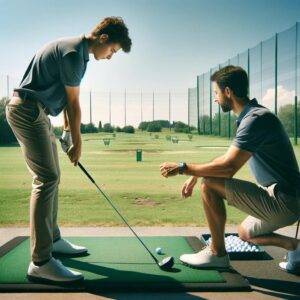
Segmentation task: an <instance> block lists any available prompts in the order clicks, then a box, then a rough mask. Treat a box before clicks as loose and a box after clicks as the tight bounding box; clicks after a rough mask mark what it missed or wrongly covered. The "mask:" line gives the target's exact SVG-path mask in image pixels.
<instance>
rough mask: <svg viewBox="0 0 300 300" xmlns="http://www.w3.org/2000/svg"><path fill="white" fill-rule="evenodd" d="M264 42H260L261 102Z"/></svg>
mask: <svg viewBox="0 0 300 300" xmlns="http://www.w3.org/2000/svg"><path fill="white" fill-rule="evenodd" d="M262 45H263V44H262V42H260V101H261V100H262V55H263V54H262V53H263V52H262Z"/></svg>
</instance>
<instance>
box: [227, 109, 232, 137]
mask: <svg viewBox="0 0 300 300" xmlns="http://www.w3.org/2000/svg"><path fill="white" fill-rule="evenodd" d="M230 136H231V113H230V111H229V112H228V138H229V139H230Z"/></svg>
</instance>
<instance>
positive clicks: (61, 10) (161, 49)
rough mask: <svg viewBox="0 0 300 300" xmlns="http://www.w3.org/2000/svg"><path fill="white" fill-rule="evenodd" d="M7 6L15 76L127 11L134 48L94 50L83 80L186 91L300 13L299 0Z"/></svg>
mask: <svg viewBox="0 0 300 300" xmlns="http://www.w3.org/2000/svg"><path fill="white" fill-rule="evenodd" d="M0 7H1V10H0V36H1V39H0V51H1V52H0V53H1V55H0V75H6V74H9V75H10V76H12V77H15V78H19V77H21V76H22V75H23V72H24V71H25V68H26V66H27V64H28V63H29V61H30V59H31V58H32V56H33V55H34V53H35V51H36V50H37V49H38V48H40V47H41V46H42V45H43V44H45V43H46V42H48V41H51V40H54V39H57V38H60V37H63V36H74V35H75V36H76V35H80V34H82V33H88V32H89V31H90V30H91V29H92V28H93V27H94V26H95V25H96V24H97V23H98V22H99V21H100V20H101V19H102V18H104V17H105V16H110V15H114V16H122V17H123V19H124V21H125V23H126V24H127V25H128V27H129V30H130V35H131V38H132V41H133V47H132V51H131V53H129V54H124V53H120V54H117V55H116V56H115V57H114V58H113V59H112V60H111V61H100V62H96V61H95V60H94V59H93V58H91V60H90V62H89V66H88V71H87V73H86V76H85V79H84V81H83V83H82V84H83V87H88V88H90V87H91V88H92V89H93V90H99V91H103V90H109V89H112V91H123V90H124V89H125V88H126V89H127V90H128V91H140V90H141V89H143V90H145V91H152V90H153V89H155V90H160V91H168V90H169V89H171V90H174V91H180V92H181V91H186V90H187V88H188V87H193V86H195V84H196V75H197V74H201V73H203V72H206V71H208V70H209V69H210V68H211V67H214V66H216V65H217V64H219V63H222V62H224V61H225V60H227V59H228V58H231V57H233V56H235V55H236V54H238V53H240V52H243V51H245V50H246V49H247V48H251V47H253V46H255V45H257V44H258V43H259V42H260V41H261V40H265V39H268V38H269V37H271V36H273V35H274V34H275V33H276V32H281V31H283V30H285V29H287V28H289V27H291V26H293V25H294V24H295V23H296V22H297V21H300V1H298V0H251V1H250V0H247V1H246V0H110V1H107V0H106V1H103V0H85V1H82V0H81V1H79V0H63V1H62V0H61V1H59V0H52V1H50V0H46V1H45V0H43V1H41V0H40V1H38V0H27V1H25V0H0ZM184 101H185V100H184ZM185 106H186V105H185ZM181 113H185V114H186V109H185V108H184V109H183V110H182V111H181ZM174 116H176V112H174ZM177 118H179V112H178V117H177ZM184 118H185V119H186V117H184Z"/></svg>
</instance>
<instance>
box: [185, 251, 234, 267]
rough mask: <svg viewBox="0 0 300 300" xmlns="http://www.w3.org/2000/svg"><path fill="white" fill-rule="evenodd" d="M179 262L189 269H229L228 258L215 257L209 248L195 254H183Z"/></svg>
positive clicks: (225, 256) (226, 256) (226, 255)
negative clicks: (189, 267)
mask: <svg viewBox="0 0 300 300" xmlns="http://www.w3.org/2000/svg"><path fill="white" fill-rule="evenodd" d="M180 260H181V261H182V262H183V263H184V264H187V265H189V266H191V267H196V268H229V267H230V262H229V256H228V254H227V253H226V254H225V255H224V256H221V257H220V256H216V255H214V253H213V252H212V250H211V248H210V247H209V246H207V247H205V248H203V249H202V250H201V251H199V252H198V253H195V254H183V255H181V256H180Z"/></svg>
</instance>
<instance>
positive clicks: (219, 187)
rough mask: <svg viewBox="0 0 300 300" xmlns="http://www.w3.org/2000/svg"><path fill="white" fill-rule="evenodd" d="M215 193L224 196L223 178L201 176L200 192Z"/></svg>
mask: <svg viewBox="0 0 300 300" xmlns="http://www.w3.org/2000/svg"><path fill="white" fill-rule="evenodd" d="M208 193H217V194H218V195H219V196H221V197H222V198H224V194H225V184H224V179H222V178H214V177H203V178H202V181H201V194H202V195H203V194H208Z"/></svg>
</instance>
